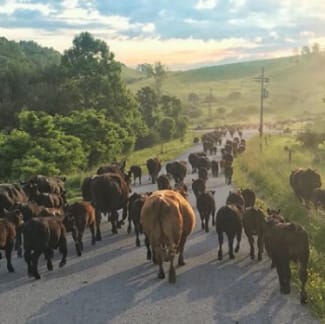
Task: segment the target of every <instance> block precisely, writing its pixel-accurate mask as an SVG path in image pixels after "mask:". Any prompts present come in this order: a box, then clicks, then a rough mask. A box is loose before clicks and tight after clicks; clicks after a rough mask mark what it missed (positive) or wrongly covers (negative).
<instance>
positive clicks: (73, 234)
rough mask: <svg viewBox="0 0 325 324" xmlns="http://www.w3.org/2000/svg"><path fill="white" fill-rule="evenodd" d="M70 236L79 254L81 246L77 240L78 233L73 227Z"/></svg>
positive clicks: (79, 254)
mask: <svg viewBox="0 0 325 324" xmlns="http://www.w3.org/2000/svg"><path fill="white" fill-rule="evenodd" d="M72 238H73V240H74V243H75V246H76V252H77V255H78V256H81V246H80V242H79V234H78V230H77V229H76V228H74V229H73V230H72Z"/></svg>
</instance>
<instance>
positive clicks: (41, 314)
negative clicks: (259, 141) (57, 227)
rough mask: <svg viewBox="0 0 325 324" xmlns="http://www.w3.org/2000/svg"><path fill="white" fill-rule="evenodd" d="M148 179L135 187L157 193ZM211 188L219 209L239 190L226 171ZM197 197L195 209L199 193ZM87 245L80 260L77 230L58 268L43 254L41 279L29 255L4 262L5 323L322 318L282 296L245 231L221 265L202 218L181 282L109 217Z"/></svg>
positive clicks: (0, 305)
mask: <svg viewBox="0 0 325 324" xmlns="http://www.w3.org/2000/svg"><path fill="white" fill-rule="evenodd" d="M246 135H247V136H249V134H246ZM201 149H202V148H201V146H200V145H197V146H195V147H193V148H191V149H190V150H188V151H187V152H186V154H183V155H182V156H180V157H178V159H183V160H187V156H188V154H189V153H190V152H195V151H200V150H201ZM188 171H189V172H188V175H187V177H186V180H185V182H186V183H187V184H190V183H191V181H192V178H195V177H196V175H192V174H191V173H190V170H188ZM143 183H144V184H143V185H142V186H139V185H137V186H135V187H134V188H133V189H134V191H137V192H146V191H154V190H156V185H151V184H149V180H148V178H147V176H145V177H143ZM189 187H190V185H189ZM207 187H208V188H210V189H214V190H216V193H215V200H216V203H217V208H219V207H220V206H222V205H223V204H224V203H225V199H226V197H227V195H228V192H229V190H230V189H232V188H231V186H226V185H225V184H224V177H223V175H221V176H219V178H216V179H212V178H210V179H209V180H208V183H207ZM189 196H190V201H191V203H192V206H195V200H194V196H193V193H192V191H191V190H190V195H189ZM195 211H196V209H195ZM141 241H142V242H143V238H142V240H141ZM84 246H85V251H84V254H83V255H82V257H77V256H76V253H75V249H74V245H73V244H72V240H71V237H70V234H69V246H68V248H69V254H68V260H67V264H66V266H65V267H64V268H62V269H59V268H58V263H59V253H58V252H56V253H55V261H54V271H52V272H48V271H47V269H46V266H45V261H44V258H43V257H41V258H40V274H41V276H42V278H41V280H38V281H35V280H34V279H31V278H28V277H27V274H26V264H25V262H24V260H23V259H17V258H16V256H14V260H13V265H14V267H15V269H16V272H15V273H14V274H9V273H8V272H7V271H6V266H5V260H1V261H0V264H1V268H0V323H1V324H16V323H17V324H18V323H30V324H31V323H33V324H36V323H44V324H45V323H46V324H52V323H60V324H70V323H74V324H83V323H92V324H101V323H119V324H122V323H132V324H137V323H139V324H140V323H141V324H145V323H151V324H153V323H179V324H181V323H186V324H189V323H202V324H203V323H204V324H205V323H225V324H227V323H258V324H266V323H279V324H285V323H299V324H300V323H304V324H307V323H318V321H317V320H315V319H313V318H312V316H311V315H310V314H309V313H308V311H307V309H306V308H305V307H304V306H301V305H300V303H299V296H298V293H297V291H293V292H292V293H291V295H289V296H284V295H281V294H280V291H279V283H278V278H277V275H276V271H275V270H270V260H269V259H268V258H267V257H266V256H264V258H263V261H262V262H258V261H252V260H251V259H250V258H249V256H248V255H249V248H248V243H247V239H246V237H245V235H244V234H243V239H242V244H241V248H240V251H239V253H238V254H237V255H236V258H235V259H234V260H229V258H228V254H227V253H225V255H224V260H223V261H222V262H219V261H218V260H217V247H218V242H217V235H216V232H215V228H213V227H212V226H210V232H209V233H205V232H203V231H202V230H201V228H200V222H199V218H198V216H197V225H196V228H195V230H194V232H193V233H192V234H191V235H190V236H189V238H188V241H187V244H186V246H185V253H184V256H185V262H186V265H185V266H184V267H181V268H177V269H176V284H169V283H168V279H163V280H161V279H158V278H157V273H158V268H157V266H154V265H152V264H151V263H150V262H149V261H147V260H146V250H145V248H144V245H143V243H142V246H141V247H140V248H139V247H136V246H135V236H134V233H132V234H127V232H126V226H125V227H124V228H122V229H121V230H120V231H119V234H117V235H113V234H111V228H110V224H108V223H107V221H106V219H105V218H104V221H103V241H101V242H98V243H97V244H96V245H95V246H94V247H92V246H91V244H90V236H89V233H88V232H87V235H86V236H85V239H84ZM224 252H227V243H226V244H224ZM167 269H168V264H166V265H165V270H167ZM167 277H168V276H167Z"/></svg>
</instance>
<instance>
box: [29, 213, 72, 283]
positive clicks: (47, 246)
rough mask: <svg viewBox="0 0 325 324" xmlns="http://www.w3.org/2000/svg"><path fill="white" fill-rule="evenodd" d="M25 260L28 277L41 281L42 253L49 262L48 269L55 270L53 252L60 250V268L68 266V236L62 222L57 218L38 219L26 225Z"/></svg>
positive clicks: (33, 219)
mask: <svg viewBox="0 0 325 324" xmlns="http://www.w3.org/2000/svg"><path fill="white" fill-rule="evenodd" d="M23 234H24V250H25V253H24V258H25V261H26V263H27V267H28V270H27V273H28V276H33V277H34V278H35V279H40V278H41V276H40V274H39V272H38V259H39V257H40V255H41V254H42V253H44V255H45V259H46V261H47V269H48V270H49V271H51V270H53V265H52V258H53V250H54V249H57V248H59V251H60V253H61V254H62V259H61V261H60V264H59V267H60V268H61V267H63V266H64V265H65V264H66V258H67V253H68V250H67V236H66V229H65V227H64V225H63V223H62V221H61V220H59V219H57V218H55V217H36V218H32V219H31V220H29V221H28V222H27V223H26V224H25V225H24V230H23Z"/></svg>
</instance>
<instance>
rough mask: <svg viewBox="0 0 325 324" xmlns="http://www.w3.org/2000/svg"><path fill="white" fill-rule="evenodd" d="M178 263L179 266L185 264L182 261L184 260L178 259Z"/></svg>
mask: <svg viewBox="0 0 325 324" xmlns="http://www.w3.org/2000/svg"><path fill="white" fill-rule="evenodd" d="M178 265H179V266H180V267H181V266H185V265H186V263H185V262H184V260H179V261H178Z"/></svg>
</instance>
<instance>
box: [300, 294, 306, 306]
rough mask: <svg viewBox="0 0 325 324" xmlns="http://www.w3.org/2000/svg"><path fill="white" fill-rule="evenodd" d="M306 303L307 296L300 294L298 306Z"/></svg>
mask: <svg viewBox="0 0 325 324" xmlns="http://www.w3.org/2000/svg"><path fill="white" fill-rule="evenodd" d="M307 303H308V301H307V295H306V294H301V295H300V304H301V305H305V304H307Z"/></svg>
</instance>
